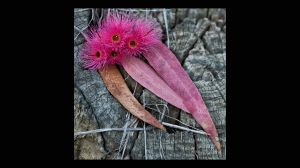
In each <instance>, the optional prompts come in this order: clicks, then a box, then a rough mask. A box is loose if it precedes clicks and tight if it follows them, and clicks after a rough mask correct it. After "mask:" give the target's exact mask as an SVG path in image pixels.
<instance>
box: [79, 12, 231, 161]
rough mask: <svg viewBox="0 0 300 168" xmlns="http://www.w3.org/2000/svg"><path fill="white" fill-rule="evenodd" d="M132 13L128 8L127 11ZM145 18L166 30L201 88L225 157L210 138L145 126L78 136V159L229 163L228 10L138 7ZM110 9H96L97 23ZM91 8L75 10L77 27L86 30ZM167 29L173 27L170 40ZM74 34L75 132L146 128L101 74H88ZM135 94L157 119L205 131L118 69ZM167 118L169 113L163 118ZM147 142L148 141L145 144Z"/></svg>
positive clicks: (165, 35) (180, 58)
mask: <svg viewBox="0 0 300 168" xmlns="http://www.w3.org/2000/svg"><path fill="white" fill-rule="evenodd" d="M122 10H127V9H122ZM134 10H135V11H133V13H135V14H136V15H139V16H141V17H146V16H147V17H150V16H153V17H154V18H156V19H157V21H158V22H159V23H160V24H161V26H162V28H163V29H164V37H163V41H164V42H165V43H166V44H167V41H168V40H167V38H168V37H169V43H170V49H171V50H172V51H173V52H174V53H175V55H176V56H177V58H178V59H179V60H180V61H181V63H182V65H183V67H184V69H185V70H186V71H187V72H188V74H189V76H190V77H191V79H192V80H193V82H194V83H195V85H196V86H197V88H198V89H199V91H200V93H201V95H202V97H203V100H204V102H205V104H206V106H207V108H208V111H209V112H210V114H211V116H212V119H213V121H214V123H215V125H216V128H217V131H218V133H219V139H220V143H221V145H222V154H221V155H218V154H217V151H216V149H215V146H214V145H213V144H212V143H211V141H210V139H209V138H208V136H206V135H202V134H197V133H192V132H187V131H182V130H178V129H170V130H171V131H173V133H172V132H171V131H170V133H163V132H162V131H160V130H158V129H155V128H153V127H152V126H148V125H145V126H146V127H145V128H147V129H146V130H144V131H130V132H129V131H128V132H122V131H108V132H102V133H95V134H87V135H83V136H76V137H74V159H137V160H142V159H192V160H194V159H202V160H203V159H205V160H206V159H209V160H211V159H226V120H225V119H226V9H166V10H165V11H166V14H167V15H166V18H167V20H168V23H167V25H166V24H165V15H164V11H163V9H151V10H154V11H151V10H150V9H147V10H146V9H134ZM107 11H108V9H103V10H102V9H100V8H99V9H94V10H93V12H94V15H95V17H93V18H94V20H93V22H94V23H95V22H96V21H97V19H98V18H101V13H103V14H104V15H105V14H106V13H107ZM91 19H92V10H91V9H84V10H82V9H74V29H75V27H76V28H78V29H79V30H80V31H81V30H82V31H85V30H84V28H85V27H87V26H88V24H89V23H90V21H91ZM166 26H167V27H168V28H169V30H168V34H169V36H168V37H167V34H166V30H165V28H166ZM78 33H79V31H78V30H77V29H76V30H74V39H75V38H76V39H75V40H74V132H79V131H88V130H94V129H100V128H122V127H124V128H126V127H128V128H129V127H130V128H136V127H138V128H143V127H144V123H143V122H142V121H140V120H137V119H136V118H135V117H134V116H132V115H130V114H129V113H128V112H127V111H126V110H125V109H124V108H123V107H122V106H121V105H120V104H119V103H118V101H116V100H115V99H114V98H113V97H112V96H111V95H110V93H109V92H108V90H107V89H106V87H105V85H104V83H103V81H102V79H101V77H100V76H99V74H98V73H97V72H96V71H89V70H84V69H83V68H82V66H81V65H80V62H79V52H80V49H81V48H82V44H83V43H84V39H83V37H82V35H78V37H76V36H77V34H78ZM119 69H120V71H121V72H122V75H123V77H124V78H125V79H126V83H127V84H128V86H129V88H130V90H131V91H132V92H134V93H135V94H134V96H135V97H136V98H137V99H138V100H139V101H140V103H141V104H143V105H144V106H145V107H146V109H147V110H149V111H150V112H151V113H152V114H153V115H154V116H155V117H156V118H157V119H159V120H162V121H163V122H167V123H172V124H176V125H180V126H186V125H188V126H190V127H191V128H196V129H200V130H202V129H201V127H200V125H199V124H198V123H197V122H196V121H195V120H194V119H193V118H192V116H191V115H190V114H188V113H185V112H183V111H181V110H179V109H177V108H176V107H174V106H171V105H169V104H167V103H166V102H164V101H163V100H161V99H159V98H158V97H157V96H155V95H154V94H153V93H151V92H150V91H148V90H147V89H144V88H143V87H142V86H141V85H139V84H138V83H136V82H135V81H134V80H133V79H132V78H131V77H130V76H129V77H128V74H127V73H126V72H125V71H124V70H123V68H122V67H119ZM163 114H164V115H163ZM145 138H146V140H145Z"/></svg>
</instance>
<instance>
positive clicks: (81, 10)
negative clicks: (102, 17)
mask: <svg viewBox="0 0 300 168" xmlns="http://www.w3.org/2000/svg"><path fill="white" fill-rule="evenodd" d="M87 10H90V8H83V9H78V10H75V11H74V12H83V11H87Z"/></svg>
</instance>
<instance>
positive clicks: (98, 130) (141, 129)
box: [74, 127, 152, 136]
mask: <svg viewBox="0 0 300 168" xmlns="http://www.w3.org/2000/svg"><path fill="white" fill-rule="evenodd" d="M125 129H126V130H127V131H143V130H144V128H102V129H95V130H91V131H84V132H76V133H74V136H78V135H85V134H93V133H99V132H108V131H124V130H125ZM148 129H149V130H150V129H152V128H151V127H149V128H147V130H148Z"/></svg>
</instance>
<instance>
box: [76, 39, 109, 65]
mask: <svg viewBox="0 0 300 168" xmlns="http://www.w3.org/2000/svg"><path fill="white" fill-rule="evenodd" d="M107 59H108V56H107V53H106V49H105V48H104V46H103V45H101V43H100V40H99V38H97V37H92V38H88V39H87V42H86V43H85V46H84V48H83V50H82V53H81V60H82V63H83V67H84V68H86V69H91V70H97V69H99V68H102V67H103V66H104V65H105V64H106V62H107Z"/></svg>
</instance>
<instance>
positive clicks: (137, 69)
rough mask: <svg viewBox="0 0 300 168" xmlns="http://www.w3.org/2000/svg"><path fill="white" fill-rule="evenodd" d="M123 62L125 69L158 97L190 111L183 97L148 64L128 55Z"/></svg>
mask: <svg viewBox="0 0 300 168" xmlns="http://www.w3.org/2000/svg"><path fill="white" fill-rule="evenodd" d="M121 64H122V66H123V67H124V69H125V71H126V72H127V73H128V74H129V75H130V76H131V77H132V78H133V79H134V80H136V81H137V82H138V83H139V84H141V85H142V86H144V87H145V88H147V89H148V90H150V91H151V92H153V93H154V94H155V95H157V96H158V97H160V98H162V99H164V100H166V101H167V102H168V103H170V104H172V105H174V106H176V107H178V108H180V109H182V110H184V111H186V112H188V113H189V111H188V109H187V108H186V107H185V105H184V104H183V102H182V99H181V97H180V96H178V95H177V94H176V93H175V92H174V91H173V90H172V89H171V88H170V87H169V86H168V85H167V84H166V82H165V81H164V80H162V79H161V78H160V77H159V76H158V75H157V73H156V72H155V71H154V70H153V69H152V68H151V67H150V66H149V65H148V64H146V63H144V62H143V61H142V60H140V59H139V58H137V57H126V58H125V59H123V60H122V63H121Z"/></svg>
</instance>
